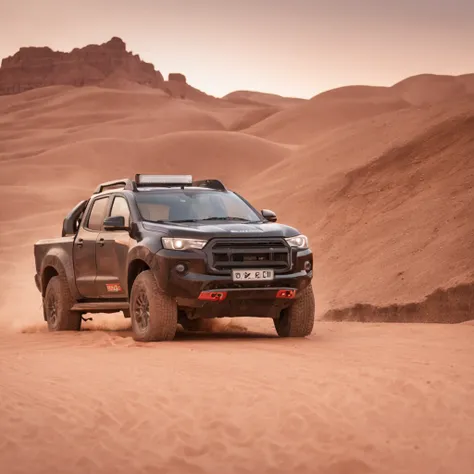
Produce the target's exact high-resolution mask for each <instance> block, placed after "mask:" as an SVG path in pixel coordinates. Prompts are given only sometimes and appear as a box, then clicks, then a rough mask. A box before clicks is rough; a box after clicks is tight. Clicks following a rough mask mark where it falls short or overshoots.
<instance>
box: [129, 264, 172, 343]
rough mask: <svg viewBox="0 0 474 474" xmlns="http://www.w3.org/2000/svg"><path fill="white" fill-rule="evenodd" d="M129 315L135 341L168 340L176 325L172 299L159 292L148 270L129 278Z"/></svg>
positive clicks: (170, 338)
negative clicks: (131, 279) (132, 279)
mask: <svg viewBox="0 0 474 474" xmlns="http://www.w3.org/2000/svg"><path fill="white" fill-rule="evenodd" d="M130 316H131V319H132V330H133V338H134V339H135V340H136V341H144V342H149V341H171V340H172V339H173V338H174V336H175V334H176V328H177V325H178V308H177V305H176V301H174V300H173V299H172V298H171V297H169V296H168V295H166V294H164V293H162V292H161V290H160V289H159V287H158V284H157V283H156V280H155V277H154V276H153V273H152V272H151V271H150V270H146V271H144V272H142V273H140V274H139V275H138V276H137V278H136V279H135V281H134V282H133V286H132V292H131V295H130Z"/></svg>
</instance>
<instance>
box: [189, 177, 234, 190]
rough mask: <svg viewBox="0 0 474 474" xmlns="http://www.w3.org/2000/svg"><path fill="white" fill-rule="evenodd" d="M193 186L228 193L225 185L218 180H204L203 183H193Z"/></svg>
mask: <svg viewBox="0 0 474 474" xmlns="http://www.w3.org/2000/svg"><path fill="white" fill-rule="evenodd" d="M193 186H197V187H198V188H210V189H216V190H217V191H227V189H226V187H225V186H224V183H222V181H219V180H218V179H203V180H201V181H193Z"/></svg>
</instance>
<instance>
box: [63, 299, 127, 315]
mask: <svg viewBox="0 0 474 474" xmlns="http://www.w3.org/2000/svg"><path fill="white" fill-rule="evenodd" d="M129 309H130V305H129V304H128V303H127V302H126V301H93V302H87V303H76V304H75V305H74V306H73V307H72V308H71V311H81V312H84V313H118V312H119V311H124V310H129Z"/></svg>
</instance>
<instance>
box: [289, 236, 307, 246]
mask: <svg viewBox="0 0 474 474" xmlns="http://www.w3.org/2000/svg"><path fill="white" fill-rule="evenodd" d="M285 240H286V241H287V242H288V244H289V245H290V247H295V248H297V249H307V248H308V247H309V243H308V237H306V235H302V234H301V235H296V236H295V237H289V238H288V239H285Z"/></svg>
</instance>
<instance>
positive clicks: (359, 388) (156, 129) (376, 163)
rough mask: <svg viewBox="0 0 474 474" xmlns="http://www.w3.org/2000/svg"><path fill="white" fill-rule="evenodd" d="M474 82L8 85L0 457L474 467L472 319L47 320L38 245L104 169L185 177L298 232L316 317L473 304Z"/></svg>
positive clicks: (105, 467)
mask: <svg viewBox="0 0 474 474" xmlns="http://www.w3.org/2000/svg"><path fill="white" fill-rule="evenodd" d="M189 87H190V86H189ZM473 94H474V81H473V76H470V75H468V76H461V77H456V78H455V77H451V78H449V77H448V78H446V77H438V76H419V77H415V78H410V79H408V80H406V81H403V82H401V83H399V84H397V85H395V86H394V87H392V88H374V87H364V86H355V87H349V88H341V89H337V90H334V91H328V92H326V93H323V94H320V95H318V96H315V97H314V98H312V99H311V100H308V101H302V100H295V99H292V98H281V97H278V96H273V95H271V94H260V93H254V92H251V93H250V92H246V91H243V92H242V91H238V92H236V93H234V94H229V95H228V96H226V97H225V98H221V99H219V98H214V97H210V96H207V95H206V94H204V93H202V92H200V91H197V90H194V89H189V88H188V95H187V98H186V99H185V100H181V99H178V98H176V97H170V96H169V95H168V94H167V93H166V92H165V91H163V90H161V89H150V88H148V87H145V86H140V85H137V84H133V83H130V82H129V81H124V80H123V79H121V78H120V77H115V78H114V77H112V78H111V79H109V80H108V81H105V82H103V83H102V84H100V85H97V86H93V87H82V88H74V87H71V86H52V87H45V88H40V89H34V90H30V91H28V92H24V93H22V94H15V95H10V96H0V202H1V203H2V204H1V205H0V264H1V265H2V272H1V273H0V327H1V329H2V332H1V333H0V389H1V392H2V397H1V400H2V402H1V403H0V465H1V466H2V473H3V472H6V473H7V474H10V473H16V472H18V473H21V474H23V473H26V472H28V473H34V474H36V473H43V472H44V473H53V472H54V473H56V472H58V473H62V472H65V467H64V466H66V465H67V472H71V473H75V472H78V473H79V472H81V473H82V472H91V473H108V472H118V473H120V472H127V473H129V472H150V473H151V472H157V471H156V469H157V468H159V470H160V472H163V473H176V474H178V473H179V474H181V473H184V474H186V473H208V472H223V473H225V472H229V473H230V472H232V473H234V472H235V473H237V472H242V473H246V472H248V473H253V472H257V471H258V472H262V473H286V472H298V473H300V472H301V473H305V472H308V473H315V472H317V473H324V474H326V473H327V474H365V473H390V474H393V473H402V472H406V473H417V474H424V473H427V474H428V473H430V474H431V473H433V472H437V473H439V474H444V473H446V474H448V473H449V474H450V473H452V472H456V473H459V474H470V472H471V470H470V468H471V466H472V465H474V456H473V455H472V449H471V446H470V444H469V443H470V439H472V436H473V435H474V428H473V427H474V411H473V410H472V408H471V405H472V403H470V400H471V398H472V391H473V389H474V386H473V384H472V380H473V375H474V368H473V360H474V353H473V349H472V336H473V330H474V326H472V325H471V324H455V325H437V324H434V325H421V324H420V325H381V324H367V325H360V324H354V323H334V322H323V321H319V322H318V323H317V324H316V326H315V330H314V333H313V335H311V336H310V337H309V338H308V339H305V340H301V341H284V340H279V339H276V338H275V337H274V331H273V329H272V327H271V325H270V322H269V321H252V320H249V319H242V320H239V321H235V322H234V324H233V325H228V321H223V322H221V324H217V325H215V326H213V327H211V328H210V330H211V331H210V333H209V334H208V335H198V336H196V335H190V334H186V333H180V334H179V335H178V337H177V340H176V341H173V342H172V343H170V344H148V345H141V344H137V343H134V342H133V340H132V339H131V336H130V332H129V321H126V320H124V319H123V318H121V317H116V316H115V315H111V316H107V317H105V316H104V317H100V316H99V317H96V318H94V321H93V322H88V323H85V325H84V329H85V330H84V331H81V332H80V333H78V334H50V333H48V332H47V331H46V330H45V323H44V322H43V321H42V319H41V299H40V296H39V294H38V292H37V290H36V288H35V286H34V282H33V276H34V264H33V254H32V245H33V243H34V242H35V241H36V240H38V239H40V238H48V237H55V236H58V235H59V234H60V229H61V223H62V219H63V217H64V215H65V213H66V212H67V211H68V210H69V209H70V208H71V207H72V206H73V205H75V204H76V203H77V202H78V201H79V200H80V199H83V198H84V197H88V196H89V195H90V193H91V192H92V190H93V189H94V188H95V186H96V185H97V184H98V183H99V182H101V181H105V180H109V179H113V178H117V177H123V176H133V175H134V174H135V173H136V172H156V173H192V174H193V175H194V176H195V177H196V178H201V177H202V178H204V177H211V178H221V179H223V180H224V181H225V182H226V183H228V184H229V185H230V186H231V187H232V188H233V189H235V190H236V191H239V192H241V193H243V194H244V195H245V196H246V197H248V198H249V199H250V200H251V201H252V202H254V203H255V204H256V205H257V206H258V207H260V208H264V207H265V208H271V209H273V210H275V211H276V212H277V214H278V216H279V218H280V221H282V222H286V223H289V224H292V225H295V226H297V227H298V228H300V229H301V231H302V232H304V233H306V234H307V235H308V236H309V237H310V241H311V244H312V248H313V251H314V254H315V265H316V269H315V278H314V290H315V294H316V301H317V311H318V317H319V318H321V319H323V318H329V319H355V320H361V319H362V320H373V319H378V320H391V321H400V320H403V321H404V320H419V321H438V322H449V323H452V322H460V321H464V320H468V319H474V316H473V315H472V310H471V308H472V306H471V302H472V301H473V300H472V298H474V293H473V292H474V289H473V288H474V287H473V282H474V273H473V269H474V261H473V259H474V257H473V255H474V252H473V248H474V237H473V235H474V228H473V219H472V202H473V198H474V195H473V189H474V162H473V159H472V156H474V98H473ZM425 298H426V299H425ZM212 331H217V334H216V332H212ZM25 453H26V454H25ZM5 469H6V471H5Z"/></svg>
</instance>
